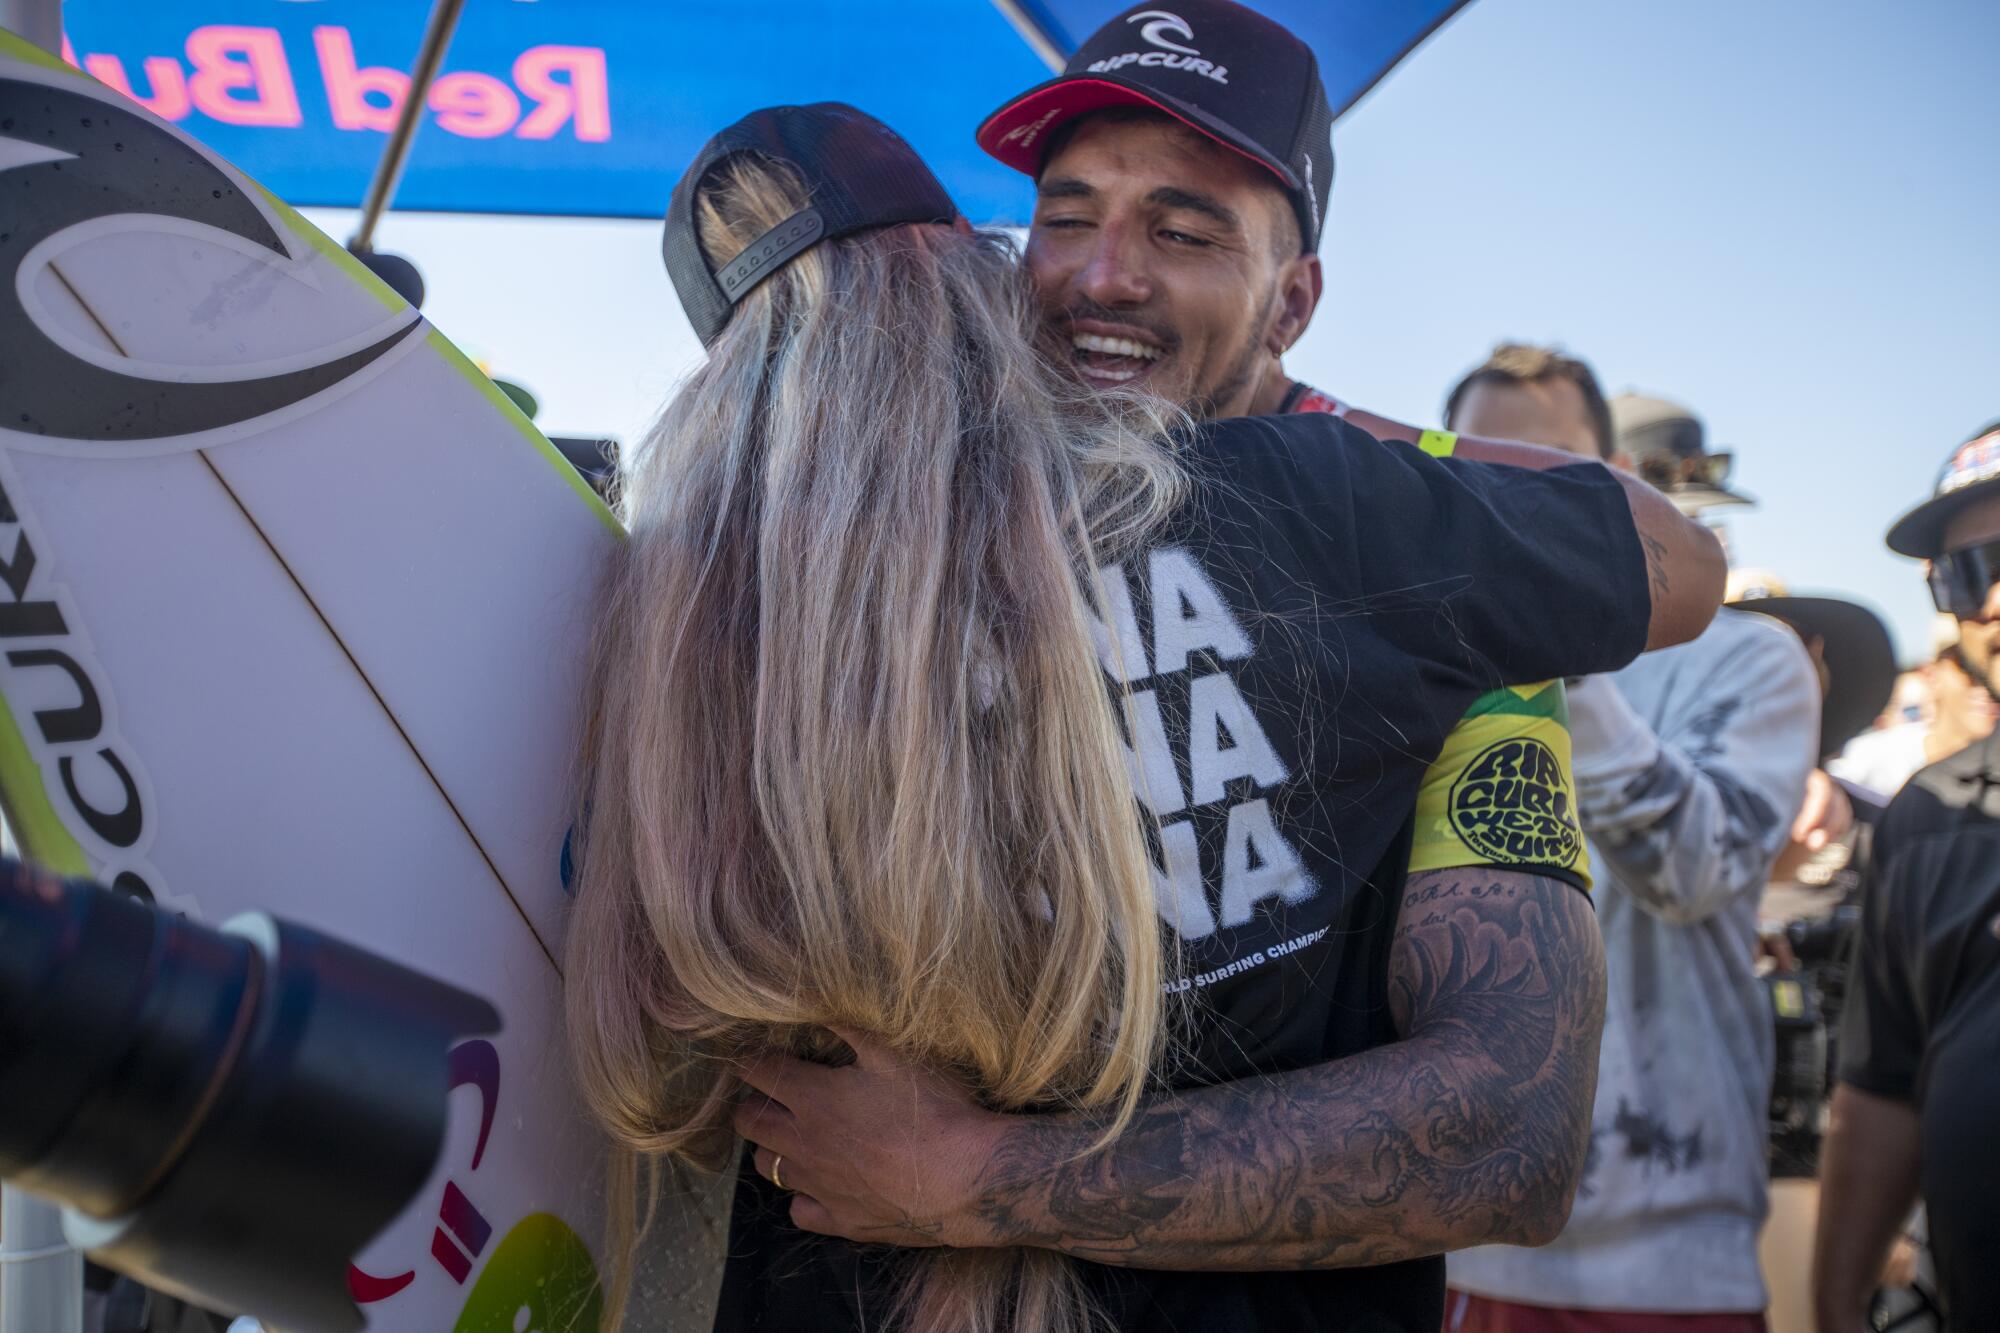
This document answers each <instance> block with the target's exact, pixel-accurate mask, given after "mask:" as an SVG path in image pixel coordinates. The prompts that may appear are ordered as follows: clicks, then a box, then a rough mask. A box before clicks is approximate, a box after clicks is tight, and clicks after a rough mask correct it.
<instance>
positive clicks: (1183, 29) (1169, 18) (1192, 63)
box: [1088, 9, 1229, 83]
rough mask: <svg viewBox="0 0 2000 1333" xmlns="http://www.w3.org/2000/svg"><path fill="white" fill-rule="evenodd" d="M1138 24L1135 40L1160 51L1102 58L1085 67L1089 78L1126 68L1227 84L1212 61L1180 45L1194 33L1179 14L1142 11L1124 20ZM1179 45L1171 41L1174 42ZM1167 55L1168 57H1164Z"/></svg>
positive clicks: (1226, 77)
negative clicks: (1194, 76) (1196, 76)
mask: <svg viewBox="0 0 2000 1333" xmlns="http://www.w3.org/2000/svg"><path fill="white" fill-rule="evenodd" d="M1125 21H1126V22H1127V23H1138V24H1141V25H1142V26H1141V27H1140V29H1139V36H1140V38H1141V39H1143V40H1144V41H1146V42H1148V43H1150V44H1151V45H1153V46H1157V47H1159V48H1160V49H1159V50H1158V51H1127V52H1125V53H1124V54H1123V55H1115V56H1106V57H1105V58H1104V59H1102V60H1093V61H1091V62H1090V65H1089V66H1088V68H1089V70H1090V72H1091V73H1092V74H1112V73H1115V72H1117V71H1118V70H1121V69H1123V68H1125V66H1127V65H1138V66H1140V67H1141V68H1146V69H1174V70H1180V71H1182V72H1183V73H1187V74H1199V75H1201V76H1202V77H1203V78H1205V79H1214V80H1215V81H1216V82H1217V83H1228V82H1229V70H1228V69H1227V68H1226V67H1224V66H1222V65H1218V64H1216V63H1215V62H1214V61H1212V60H1204V59H1202V55H1201V52H1200V51H1197V50H1196V49H1195V48H1194V47H1192V46H1184V45H1182V42H1192V41H1193V40H1194V29H1193V28H1190V27H1189V26H1188V21H1187V20H1186V19H1184V18H1182V17H1181V16H1180V15H1179V14H1174V13H1170V12H1169V11H1167V10H1164V9H1142V10H1140V11H1139V12H1138V13H1136V14H1134V15H1132V17H1130V18H1128V19H1126V20H1125ZM1177 37H1178V38H1180V39H1181V40H1180V41H1175V40H1174V39H1175V38H1177ZM1168 52H1171V53H1172V54H1166V53H1168Z"/></svg>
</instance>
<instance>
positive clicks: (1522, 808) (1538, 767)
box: [1410, 680, 1590, 889]
mask: <svg viewBox="0 0 2000 1333" xmlns="http://www.w3.org/2000/svg"><path fill="white" fill-rule="evenodd" d="M1474 866H1492V867H1496V868H1499V869H1504V870H1526V871H1531V872H1535V873H1549V874H1554V875H1556V876H1557V877H1559V878H1562V879H1567V880H1570V881H1572V882H1574V883H1576V884H1577V885H1578V887H1580V888H1584V889H1588V888H1589V887H1590V851H1589V849H1588V848H1587V847H1586V846H1585V844H1584V840H1583V829H1582V827H1581V826H1580V825H1579V824H1578V822H1577V814H1576V776H1575V773H1574V772H1573V771H1572V767H1571V760H1570V740H1569V705H1568V703H1567V701H1566V699H1565V697H1564V695H1563V685H1562V682H1561V681H1559V680H1552V681H1546V682H1544V683H1543V684H1540V685H1523V686H1515V687H1510V688H1508V689H1501V690H1495V691H1493V692H1492V693H1491V694H1485V695H1481V696H1480V697H1479V698H1478V699H1477V700H1475V701H1474V702H1473V705H1472V707H1471V709H1469V710H1468V711H1467V712H1466V715H1465V718H1464V720H1462V721H1461V722H1460V723H1459V724H1458V726H1457V727H1456V728H1455V729H1454V730H1453V731H1452V733H1451V735H1449V736H1448V737H1446V738H1445V743H1444V750H1443V752H1442V753H1440V754H1439V755H1438V757H1437V762H1436V763H1434V764H1432V765H1431V767H1430V771H1429V772H1427V773H1426V774H1425V775H1424V782H1423V786H1422V788H1421V789H1419V791H1418V793H1417V828H1416V841H1415V843H1414V844H1413V845H1412V847H1411V849H1410V873H1412V874H1415V873H1417V872H1419V871H1424V870H1455V869H1461V868H1469V867H1474Z"/></svg>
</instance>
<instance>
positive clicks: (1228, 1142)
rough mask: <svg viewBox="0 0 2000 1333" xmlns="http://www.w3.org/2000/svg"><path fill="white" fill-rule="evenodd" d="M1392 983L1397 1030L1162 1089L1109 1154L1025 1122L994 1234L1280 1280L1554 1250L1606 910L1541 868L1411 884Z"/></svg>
mask: <svg viewBox="0 0 2000 1333" xmlns="http://www.w3.org/2000/svg"><path fill="white" fill-rule="evenodd" d="M1389 989H1390V997H1389V999H1390V1005H1391V1008H1392V1013H1393V1015H1394V1017H1395V1019H1396V1022H1397V1026H1398V1028H1399V1030H1400V1031H1401V1032H1402V1033H1403V1034H1404V1035H1403V1037H1402V1039H1401V1040H1399V1041H1396V1042H1394V1043H1391V1044H1389V1045H1386V1046H1383V1047H1380V1048H1378V1049H1376V1050H1372V1051H1368V1052H1366V1053H1364V1054H1360V1055H1356V1056H1351V1057H1348V1058H1346V1059H1341V1060H1335V1061H1331V1062H1329V1063H1327V1064H1323V1065H1317V1066H1313V1067H1311V1068H1307V1069H1301V1070H1295V1071H1292V1072H1290V1073H1286V1074H1281V1075H1275V1076H1272V1077H1270V1078H1258V1079H1249V1080H1244V1081H1241V1082H1236V1083H1227V1084H1221V1085H1218V1086H1215V1087H1209V1088H1203V1089H1199V1090H1195V1091H1191V1092H1187V1093H1181V1094H1176V1095H1172V1096H1167V1097H1162V1098H1160V1099H1157V1100H1155V1101H1152V1102H1150V1103H1149V1104H1148V1105H1147V1106H1146V1107H1145V1108H1143V1109H1142V1110H1141V1111H1140V1113H1139V1115H1138V1117H1137V1118H1136V1119H1135V1120H1134V1121H1133V1123H1132V1124H1131V1125H1130V1127H1129V1128H1128V1129H1127V1130H1126V1131H1125V1132H1124V1133H1123V1134H1121V1135H1120V1136H1119V1137H1118V1138H1116V1139H1115V1140H1113V1141H1112V1143H1111V1144H1109V1145H1108V1146H1106V1147H1105V1148H1103V1149H1102V1150H1101V1151H1097V1152H1091V1151H1089V1150H1090V1147H1091V1145H1092V1144H1093V1143H1094V1142H1095V1139H1096V1134H1095V1132H1094V1131H1093V1129H1092V1127H1091V1126H1090V1125H1089V1124H1088V1123H1085V1122H1083V1121H1081V1120H1078V1119H1075V1118H1071V1117H1024V1118H1023V1119H1022V1120H1021V1121H1020V1123H1019V1125H1018V1127H1017V1128H1016V1129H1014V1130H1012V1131H1010V1133H1009V1134H1008V1135H1007V1136H1006V1137H1005V1138H1004V1139H1003V1142H1002V1145H1001V1148H1000V1150H999V1151H998V1152H997V1153H996V1154H995V1155H994V1156H993V1157H992V1159H991V1160H990V1161H989V1162H988V1164H987V1167H986V1169H985V1172H984V1174H983V1176H982V1178H981V1181H980V1187H979V1191H978V1199H977V1204H976V1207H977V1209H978V1212H979V1216H980V1218H981V1221H982V1224H983V1228H984V1229H985V1230H987V1231H988V1232H990V1236H991V1243H993V1244H996V1245H1033V1246H1041V1247H1045V1248H1052V1249H1059V1250H1062V1251H1064V1252H1066V1253H1068V1254H1072V1255H1075V1256H1077V1257H1078V1258H1083V1259H1090V1260H1094V1261H1096V1262H1099V1263H1106V1264H1121V1265H1126V1266H1130V1267H1137V1268H1166V1269H1211V1270H1216V1269H1237V1270H1260V1269H1261V1270H1272V1269H1300V1268H1336V1267H1347V1266H1356V1265H1367V1264H1380V1263H1389V1262H1393V1261H1395V1260H1399V1259H1408V1258H1415V1257H1418V1256H1421V1255H1427V1254H1437V1253H1440V1252H1443V1251H1446V1250H1453V1249H1459V1248H1462V1247H1464V1246H1468V1245H1474V1244H1479V1243H1482V1242H1487V1241H1506V1242H1513V1243H1525V1244H1538V1243H1542V1242H1545V1241H1547V1240H1549V1239H1552V1238H1553V1237H1554V1236H1555V1234H1556V1233H1557V1232H1558V1231H1559V1230H1561V1228H1562V1224H1563V1222H1564V1221H1565V1220H1566V1219H1567V1218H1568V1216H1569V1207H1570V1201H1571V1199H1572V1198H1573V1196H1574V1193H1575V1188H1576V1181H1577V1176H1578V1173H1579V1171H1580V1169H1581V1167H1582V1164H1583V1158H1584V1152H1585V1149H1586V1146H1587V1143H1588V1138H1589V1128H1590V1109H1591V1098H1592V1095H1593V1094H1594V1092H1595V1090H1596V1085H1597V1045H1598V1038H1599V1035H1600V1033H1601V1030H1602V1027H1603V1020H1604V955H1603V946H1602V942H1601V940H1600V939H1599V936H1598V933H1597V923H1596V919H1595V917H1594V915H1593V914H1592V911H1591V908H1590V905H1589V903H1588V902H1587V901H1586V900H1585V898H1584V896H1583V895H1582V894H1581V893H1578V892H1577V891H1576V890H1575V889H1574V888H1572V887H1570V886H1569V885H1568V884H1565V883H1562V882H1560V881H1556V880H1550V879H1544V878H1540V877H1537V876H1533V875H1526V874H1515V873H1508V872H1497V871H1492V870H1482V871H1476V872H1468V871H1439V872H1431V873H1427V874H1423V875H1417V876H1412V877H1411V878H1410V880H1409V881H1408V883H1407V885H1406V887H1405V890H1404V898H1403V902H1402V906H1401V911H1400V914H1399V917H1398V924H1397V932H1396V940H1395V945H1394V949H1393V952H1392V955H1391V963H1390V978H1389Z"/></svg>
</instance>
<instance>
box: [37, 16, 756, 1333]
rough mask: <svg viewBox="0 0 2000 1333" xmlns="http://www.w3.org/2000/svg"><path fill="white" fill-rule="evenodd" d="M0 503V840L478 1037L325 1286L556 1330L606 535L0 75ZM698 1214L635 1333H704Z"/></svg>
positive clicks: (90, 101)
mask: <svg viewBox="0 0 2000 1333" xmlns="http://www.w3.org/2000/svg"><path fill="white" fill-rule="evenodd" d="M0 491H4V499H3V500H0V705H4V706H0V802H4V805H5V809H6V814H7V818H8V822H9V825H10V826H11V828H12V831H13V832H14V834H15V836H16V837H17V838H18V839H19V841H20V844H21V846H22V847H23V849H24V850H25V851H26V853H27V854H28V855H29V857H30V858H32V859H34V860H36V861H39V862H41V863H43V864H45V865H48V866H50V867H52V868H54V869H56V870H58V871H60V872H63V873H66V874H75V875H88V876H91V877H93V878H96V879H98V880H100V881H102V882H104V883H107V884H116V885H118V886H120V887H122V888H124V889H126V890H127V891H130V892H134V893H140V894H145V895H147V896H150V897H153V898H155V899H157V900H158V901H159V902H160V903H161V904H163V905H165V906H167V907H170V908H173V909H176V910H181V911H185V912H188V913H190V914H191V915H194V916H197V917H199V918H201V919H204V920H210V921H219V920H222V919H225V918H227V917H229V916H231V915H234V914H235V913H237V912H240V911H245V910H252V909H255V910H262V911H268V912H270V913H272V914H274V915H277V916H283V917H289V918H292V919H295V920H298V921H300V922H303V923H305V924H307V925H311V926H314V927H318V928H322V929H324V930H327V931H329V932H331V933H334V934H337V935H339V936H341V937H343V938H346V939H349V940H352V941H354V942H356V943H359V944H361V945H363V946H365V947H368V948H372V949H375V950H378V951H380V952H382V953H384V954H386V955H388V956H390V957H393V958H396V959H398V960H399V961H402V962H404V963H407V964H410V965H412V966H414V967H418V968H421V969H423V970H425V971H428V972H431V973H432V974H434V975H437V976H440V977H443V978H444V979H446V980H448V981H451V982H454V983H456V984H458V985H460V986H463V987H465V988H466V989H468V990H471V991H474V992H476V993H478V994H481V995H484V996H486V997H487V998H489V999H491V1000H492V1001H494V1003H495V1004H496V1005H498V1006H499V1008H500V1010H501V1012H502V1015H503V1019H504V1023H505V1027H504V1029H503V1031H501V1032H500V1033H499V1034H497V1035H496V1036H494V1037H492V1038H491V1039H490V1040H489V1041H476V1042H468V1043H466V1044H465V1045H464V1046H462V1047H460V1048H459V1050H458V1052H456V1054H455V1057H454V1075H455V1077H456V1078H457V1079H458V1080H460V1081H459V1083H458V1085H457V1086H456V1087H455V1090H454V1092H453V1093H452V1108H451V1125H450V1130H449V1134H448V1137H447V1140H446V1144H445V1147H444V1150H443V1153H442V1155H441V1158H440V1161H439V1163H438V1165H437V1168H436V1170H435V1171H434V1173H433V1177H432V1179H431V1181H430V1182H429V1183H428V1184H427V1185H426V1187H425V1189H424V1190H423V1191H422V1193H421V1194H420V1195H419V1196H418V1197H417V1199H416V1201H415V1202H414V1203H413V1204H412V1205H411V1206H410V1207H409V1209H408V1210H407V1211H406V1212H405V1213H404V1214H403V1215H402V1216H401V1217H400V1218H399V1219H398V1220H397V1221H396V1222H395V1224H394V1225H393V1226H391V1227H390V1228H389V1230H388V1231H387V1232H386V1233H385V1234H384V1235H382V1236H381V1237H380V1238H378V1239H377V1240H376V1241H375V1242H374V1243H373V1244H371V1245H370V1247H369V1248H368V1249H367V1250H366V1251H365V1252H364V1253H363V1254H361V1255H358V1256H356V1258H355V1269H354V1272H353V1274H352V1275H351V1278H352V1285H353V1287H354V1290H355V1294H356V1296H357V1299H359V1300H361V1302H362V1309H363V1310H364V1312H365V1313H366V1314H367V1316H368V1321H369V1327H370V1328H371V1329H379V1330H391V1331H393V1333H404V1331H407V1333H443V1331H444V1330H461V1331H464V1333H471V1330H475V1329H477V1330H488V1329H490V1330H493V1333H529V1330H531V1329H532V1330H539V1331H540V1333H558V1331H559V1330H569V1329H577V1330H582V1329H589V1328H592V1327H594V1326H595V1322H596V1310H597V1303H598V1301H599V1295H600V1292H599V1275H600V1274H604V1273H607V1272H608V1270H607V1268H606V1265H605V1264H604V1263H603V1262H602V1256H601V1255H599V1254H598V1249H599V1245H600V1236H601V1230H602V1217H601V1211H600V1201H601V1197H602V1185H603V1175H602V1167H601V1160H600V1159H601V1153H602V1143H601V1140H600V1139H599V1137H598V1136H597V1135H596V1133H595V1132H594V1130H593V1129H592V1128H591V1127H590V1126H589V1125H588V1123H587V1121H586V1119H585V1117H584V1116H583V1114H582V1113H581V1111H580V1109H579V1107H578V1105H577V1103H576V1100H575V1098H574V1096H573V1095H572V1093H571V1091H570V1083H569V1078H568V1075H567V1071H566V1068H565V1064H564V1060H563V1055H562V1050H561V1046H560V1033H561V1014H560V989H559V988H560V976H559V970H558V964H559V962H560V960H561V958H562V942H561V934H562V923H563V916H564V907H565V903H566V898H565V891H564V887H563V881H562V856H563V848H564V837H565V832H566V829H567V826H568V822H569V804H568V802H569V798H568V794H567V793H568V784H569V780H570V772H571V763H572V756H573V753H574V747H575V738H576V734H577V720H578V709H579V691H580V688H581V663H582V650H583V646H584V637H585V635H586V633H587V625H586V623H585V614H586V609H587V605H588V601H589V593H590V590H591V588H592V585H593V581H594V579H595V578H596V576H597V573H598V571H599V570H600V569H601V567H602V565H603V562H604V560H605V559H606V557H607V555H608V554H609V553H610V552H611V551H612V550H613V549H614V545H615V543H617V542H619V541H620V540H622V534H621V533H620V531H619V528H618V524H617V522H616V520H615V519H614V518H613V517H612V515H611V514H610V512H609V511H608V510H606V509H605V507H604V506H603V505H602V504H601V503H600V502H599V501H598V499H597V497H596V495H595V494H594V493H592V491H591V490H590V488H589V486H588V485H587V484H586V483H584V482H583V480H582V479H581V478H580V477H578V476H577V474H576V473H575V471H574V470H573V469H571V468H570V467H569V465H568V464H567V463H565V462H564V461H563V460H562V458H561V456H560V455H559V454H557V453H556V451H555V450H554V448H553V447H552V446H551V445H550V444H549V443H548V442H547V441H546V440H545V439H544V438H543V437H542V436H541V435H540V434H539V433H538V432H537V431H536V430H535V428H534V427H533V426H532V425H531V424H529V422H528V421H527V419H526V418H524V417H523V416H522V415H521V414H520V413H519V412H518V411H517V410H516V409H515V408H514V407H513V406H512V404H511V403H509V402H508V401H507V400H506V398H505V397H504V396H503V395H502V394H501V393H500V392H499V391H498V390H497V389H496V388H495V387H494V386H493V385H492V383H491V382H490V381H488V380H487V379H486V377H485V376H484V375H482V374H481V373H480V372H479V371H478V370H477V369H476V368H475V367H473V366H472V365H471V364H470V363H469V362H468V361H467V360H466V359H465V357H464V356H463V355H461V354H460V353H459V352H458V351H457V349H456V348H454V347H453V346H452V345H451V344H450V343H448V342H447V341H445V339H444V338H443V337H442V336H441V335H440V334H438V333H437V332H436V331H434V330H433V329H432V328H431V327H430V326H429V325H428V324H427V323H425V322H424V321H423V320H422V318H421V317H419V316H418V315H417V313H416V312H415V311H414V310H412V309H410V308H409V307H408V306H407V305H405V304H404V303H403V301H402V300H401V299H400V298H398V297H396V296H395V295H394V294H393V293H391V292H390V291H389V290H388V289H387V288H386V287H385V286H383V285H382V284H381V283H380V282H378V281H376V280H375V279H374V278H373V277H372V276H371V275H370V274H369V273H368V272H367V271H366V270H365V269H363V268H362V267H361V266H360V265H359V264H358V263H356V262H354V260H353V259H352V257H351V256H349V255H347V254H346V253H345V251H343V250H342V249H340V247H338V246H337V245H335V244H334V243H333V242H332V241H330V240H328V239H327V238H326V237H325V236H324V235H322V234H321V233H319V232H318V231H316V230H315V229H314V228H313V227H312V226H311V225H310V224H308V223H306V222H305V221H304V220H303V219H301V218H300V217H299V216H298V215H297V214H295V213H293V212H292V211H291V210H290V209H288V208H286V207H285V206H284V205H282V204H280V203H278V202H277V201H276V200H274V199H273V198H271V197H270V196H269V195H267V194H266V193H265V192H263V191H262V190H261V189H260V188H259V187H257V186H256V185H255V184H254V183H252V182H251V181H249V180H248V179H247V178H245V177H244V176H242V175H241V174H240V173H238V172H237V171H235V170H234V169H233V168H231V167H230V166H228V165H227V164H226V163H224V162H223V161H221V160H220V159H219V158H217V157H215V156H214V155H213V154H212V153H210V152H208V151H207V150H206V149H204V148H202V147H201V146H200V145H198V144H196V143H195V142H194V141H193V140H192V139H190V138H188V137H187V136H186V135H185V134H183V133H182V132H181V131H179V130H177V129H175V128H174V127H173V126H171V125H168V124H167V123H165V122H164V121H161V120H160V119H158V118H157V117H155V116H153V115H152V114H150V113H149V112H146V111H145V110H143V109H142V108H140V107H138V106H136V105H135V104H133V103H132V102H130V101H128V100H126V99H125V98H124V97H122V96H121V95H119V94H117V93H115V92H113V91H111V90H109V89H106V88H104V87H103V86H101V85H99V84H97V83H95V82H94V81H92V80H91V79H89V78H88V77H87V76H85V75H83V74H80V73H78V72H77V71H75V70H73V69H71V68H70V67H68V66H67V65H63V64H61V63H59V62H56V61H54V60H53V59H52V58H50V57H48V56H46V55H44V54H43V53H41V52H40V51H38V50H36V49H35V48H33V47H30V46H28V45H27V44H25V43H23V42H20V41H18V40H17V39H14V38H13V37H11V36H9V35H7V34H5V33H0ZM726 1200H727V1191H726V1189H722V1190H719V1191H717V1192H714V1193H712V1194H711V1195H710V1197H709V1200H708V1202H707V1204H706V1205H705V1207H706V1209H707V1211H704V1210H703V1208H698V1207H695V1206H693V1205H692V1204H689V1205H684V1206H681V1207H679V1208H678V1209H669V1210H667V1212H668V1215H666V1216H664V1217H662V1219H661V1220H660V1221H659V1223H657V1224H656V1228H655V1233H654V1235H653V1237H652V1239H651V1241H650V1242H649V1256H650V1259H651V1271H650V1272H648V1273H647V1274H646V1278H645V1281H644V1282H643V1283H642V1289H641V1291H640V1293H639V1300H640V1302H641V1304H640V1305H639V1306H638V1307H637V1308H636V1309H635V1313H637V1314H639V1315H640V1316H641V1321H640V1322H639V1323H638V1324H637V1326H641V1327H647V1328H666V1329H675V1330H678V1329H682V1328H687V1329H695V1328H706V1326H707V1318H708V1307H709V1303H710V1302H711V1301H712V1299H713V1288H714V1280H715V1276H716V1273H717V1272H718V1271H719V1256H720V1253H721V1244H722V1230H723V1223H722V1212H721V1209H722V1208H726ZM289 1206H296V1207H300V1208H310V1207H311V1206H312V1202H311V1201H310V1200H296V1201H292V1202H291V1204H290V1205H289Z"/></svg>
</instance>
